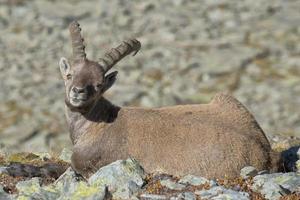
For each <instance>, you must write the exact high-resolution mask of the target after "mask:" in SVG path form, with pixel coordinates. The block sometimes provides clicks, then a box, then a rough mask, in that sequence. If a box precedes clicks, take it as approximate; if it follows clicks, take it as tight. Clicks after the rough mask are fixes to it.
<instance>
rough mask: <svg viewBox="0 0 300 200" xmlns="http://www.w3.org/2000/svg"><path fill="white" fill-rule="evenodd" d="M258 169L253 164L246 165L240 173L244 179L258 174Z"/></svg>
mask: <svg viewBox="0 0 300 200" xmlns="http://www.w3.org/2000/svg"><path fill="white" fill-rule="evenodd" d="M257 173H258V172H257V169H256V168H255V167H252V166H246V167H244V168H243V169H241V173H240V176H241V177H242V178H243V179H247V178H249V177H254V176H256V175H257Z"/></svg>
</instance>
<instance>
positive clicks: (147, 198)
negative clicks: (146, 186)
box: [140, 194, 168, 200]
mask: <svg viewBox="0 0 300 200" xmlns="http://www.w3.org/2000/svg"><path fill="white" fill-rule="evenodd" d="M140 199H141V200H165V199H168V198H167V196H165V195H158V194H141V195H140Z"/></svg>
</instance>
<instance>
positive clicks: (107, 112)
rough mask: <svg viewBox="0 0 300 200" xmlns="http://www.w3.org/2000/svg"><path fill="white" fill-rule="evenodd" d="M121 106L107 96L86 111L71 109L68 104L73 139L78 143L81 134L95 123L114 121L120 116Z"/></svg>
mask: <svg viewBox="0 0 300 200" xmlns="http://www.w3.org/2000/svg"><path fill="white" fill-rule="evenodd" d="M119 110H120V107H118V106H115V105H113V104H112V103H110V102H109V101H108V100H106V99H105V98H101V99H99V100H98V101H97V102H96V104H95V105H94V106H93V107H91V108H90V109H89V110H88V111H87V112H85V113H79V112H74V111H71V110H70V109H69V108H68V107H67V106H66V118H67V122H68V126H69V131H70V136H71V140H72V142H73V144H74V143H76V140H77V139H78V138H79V136H80V135H82V134H84V133H85V132H86V130H87V128H88V127H89V126H90V125H92V124H95V123H112V122H113V121H114V120H115V119H116V118H117V116H118V112H119Z"/></svg>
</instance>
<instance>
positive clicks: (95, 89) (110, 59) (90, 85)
mask: <svg viewBox="0 0 300 200" xmlns="http://www.w3.org/2000/svg"><path fill="white" fill-rule="evenodd" d="M69 30H70V36H71V41H72V48H73V58H72V59H71V61H70V62H69V61H68V60H67V59H66V58H61V59H60V62H59V66H60V71H61V74H62V77H63V79H64V81H65V87H66V95H65V102H66V105H67V106H68V107H69V108H70V109H71V110H73V111H78V112H86V111H87V109H89V108H90V107H91V106H92V105H94V103H95V102H96V101H97V100H98V99H99V98H100V97H101V96H102V94H103V93H104V92H105V91H106V90H107V89H109V88H110V87H111V86H112V85H113V83H114V82H115V80H116V76H117V71H115V72H112V73H109V74H108V75H106V72H107V71H109V70H110V69H111V68H112V67H113V66H114V65H115V64H116V63H117V62H118V61H120V60H121V59H122V58H124V57H125V56H126V55H128V54H130V53H131V52H134V55H135V54H136V53H137V52H138V51H139V49H140V47H141V44H140V42H139V41H137V40H136V39H130V40H127V41H124V42H123V43H122V44H121V45H119V46H118V47H116V48H113V49H111V50H110V51H109V52H107V53H106V54H105V56H104V57H103V58H100V59H99V61H98V62H95V61H90V60H88V59H87V57H86V54H85V46H84V43H83V41H84V40H83V37H82V36H81V33H80V31H81V28H80V25H79V23H78V22H76V21H74V22H72V23H71V24H70V25H69Z"/></svg>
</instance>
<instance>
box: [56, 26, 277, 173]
mask: <svg viewBox="0 0 300 200" xmlns="http://www.w3.org/2000/svg"><path fill="white" fill-rule="evenodd" d="M69 30H70V36H71V41H72V49H73V58H72V59H71V60H70V62H69V61H68V60H67V59H66V58H61V60H60V62H59V66H60V71H61V74H62V77H63V79H64V82H65V92H66V93H65V104H66V118H67V123H68V125H69V130H70V136H71V140H72V142H73V145H74V147H73V155H72V159H71V160H72V167H73V168H74V170H75V171H77V172H78V173H80V174H81V175H83V176H85V177H88V176H90V175H91V173H93V172H95V171H96V170H97V169H98V168H100V167H102V166H104V165H107V164H109V163H111V162H113V161H115V160H119V159H126V158H128V157H133V158H135V159H136V160H138V161H139V162H140V163H141V165H142V166H143V167H144V169H145V170H146V171H147V172H161V173H168V174H172V175H176V176H180V175H185V174H194V175H199V176H204V177H207V178H220V177H224V176H227V177H237V176H238V175H239V172H240V169H241V168H243V167H244V166H247V165H251V166H254V167H256V168H257V169H258V170H276V168H277V165H276V162H277V161H278V159H279V155H277V154H276V153H274V152H273V151H272V149H271V147H270V144H269V142H268V140H267V138H266V136H265V134H264V132H263V130H262V129H261V128H260V126H259V125H258V123H257V122H256V120H255V118H254V117H253V116H252V115H251V114H250V112H249V111H248V110H247V109H246V108H245V107H244V106H243V105H242V104H241V103H240V102H239V101H238V100H236V99H235V98H234V97H232V96H230V95H227V94H223V93H220V94H217V95H216V96H215V97H214V98H213V100H212V101H211V102H210V103H208V104H201V105H178V106H172V107H163V108H140V107H119V106H116V105H113V104H112V103H110V102H109V101H108V100H107V99H105V98H104V97H103V93H104V92H105V91H107V90H108V89H109V88H110V87H111V86H112V85H113V84H114V82H115V80H116V76H117V72H116V71H115V72H111V73H109V74H107V72H108V71H109V70H110V69H111V68H112V67H113V66H114V65H115V64H116V63H117V62H118V61H120V60H121V59H122V58H124V57H125V56H127V55H129V54H131V53H134V54H136V53H137V52H138V51H139V49H140V47H141V44H140V42H139V41H137V40H136V39H129V40H126V41H124V42H123V43H122V44H121V45H119V46H118V47H116V48H113V49H111V50H110V51H109V52H107V53H106V54H105V56H104V57H103V58H100V59H99V61H98V62H95V61H91V60H89V59H88V58H87V56H86V53H85V46H84V43H83V37H82V35H81V28H80V25H79V24H78V22H76V21H75V22H72V23H71V24H70V26H69Z"/></svg>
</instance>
